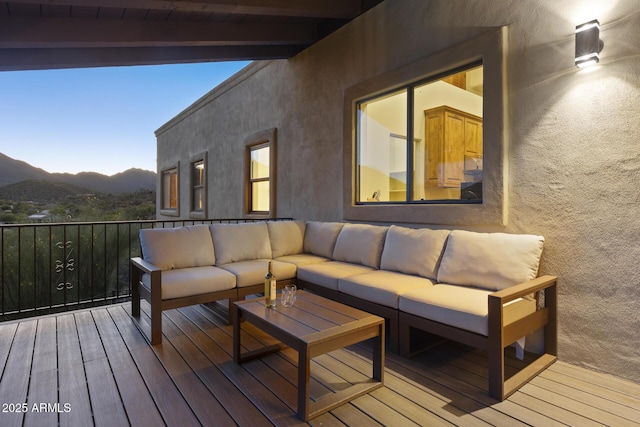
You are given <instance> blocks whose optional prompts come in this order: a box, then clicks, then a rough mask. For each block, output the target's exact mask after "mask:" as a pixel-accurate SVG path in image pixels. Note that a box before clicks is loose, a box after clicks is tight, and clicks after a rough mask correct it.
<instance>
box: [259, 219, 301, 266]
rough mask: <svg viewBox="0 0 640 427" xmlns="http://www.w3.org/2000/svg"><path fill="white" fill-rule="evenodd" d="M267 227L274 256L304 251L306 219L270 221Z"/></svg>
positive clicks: (296, 253)
mask: <svg viewBox="0 0 640 427" xmlns="http://www.w3.org/2000/svg"><path fill="white" fill-rule="evenodd" d="M267 228H268V229H269V240H270V241H271V252H272V253H273V257H274V258H278V257H281V256H287V255H298V254H301V253H302V252H303V249H304V247H303V245H304V230H305V223H304V221H269V222H267Z"/></svg>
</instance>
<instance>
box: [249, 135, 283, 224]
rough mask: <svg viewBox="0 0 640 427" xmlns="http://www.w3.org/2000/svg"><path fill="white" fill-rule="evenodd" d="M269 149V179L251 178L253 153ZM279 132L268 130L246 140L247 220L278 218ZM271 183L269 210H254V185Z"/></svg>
mask: <svg viewBox="0 0 640 427" xmlns="http://www.w3.org/2000/svg"><path fill="white" fill-rule="evenodd" d="M265 147H269V177H268V178H266V179H265V178H259V179H252V178H251V153H252V151H254V150H257V149H261V148H265ZM276 149H277V130H276V128H272V129H268V130H265V131H262V132H258V133H255V134H253V135H251V136H249V137H248V138H246V139H245V156H244V157H245V159H244V166H245V171H244V177H245V178H244V181H245V185H244V187H245V189H244V194H245V197H244V216H245V218H275V216H276V173H277V167H276V159H277V153H276ZM265 181H266V182H269V210H268V211H258V210H253V205H252V200H253V197H252V196H253V194H252V188H253V187H252V184H253V183H254V182H265Z"/></svg>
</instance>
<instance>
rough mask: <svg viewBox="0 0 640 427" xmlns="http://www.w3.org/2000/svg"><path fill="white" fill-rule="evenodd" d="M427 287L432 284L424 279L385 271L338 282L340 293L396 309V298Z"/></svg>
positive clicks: (359, 275) (364, 274) (350, 277)
mask: <svg viewBox="0 0 640 427" xmlns="http://www.w3.org/2000/svg"><path fill="white" fill-rule="evenodd" d="M429 286H433V282H432V281H431V280H429V279H425V278H424V277H417V276H409V275H407V274H402V273H397V272H395V271H385V270H377V271H372V272H370V273H363V274H357V275H355V276H349V277H346V278H343V279H339V280H338V290H339V291H340V292H342V293H345V294H349V295H353V296H354V297H357V298H360V299H364V300H367V301H371V302H375V303H377V304H381V305H386V306H387V307H391V308H398V298H399V296H400V295H402V294H404V293H405V292H407V291H410V290H413V289H418V288H424V287H429Z"/></svg>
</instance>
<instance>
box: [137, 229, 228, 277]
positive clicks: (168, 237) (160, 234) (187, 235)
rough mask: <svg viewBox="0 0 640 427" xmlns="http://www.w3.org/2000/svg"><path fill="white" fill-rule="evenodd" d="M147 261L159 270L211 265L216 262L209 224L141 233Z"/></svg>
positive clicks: (142, 231)
mask: <svg viewBox="0 0 640 427" xmlns="http://www.w3.org/2000/svg"><path fill="white" fill-rule="evenodd" d="M140 247H141V249H142V257H143V258H144V259H145V261H148V262H150V263H151V264H153V265H155V266H156V267H158V268H159V269H160V270H171V269H174V268H185V267H204V266H212V265H214V264H215V263H216V258H215V254H214V251H213V243H212V241H211V233H209V226H207V225H192V226H186V227H178V228H147V229H142V230H140Z"/></svg>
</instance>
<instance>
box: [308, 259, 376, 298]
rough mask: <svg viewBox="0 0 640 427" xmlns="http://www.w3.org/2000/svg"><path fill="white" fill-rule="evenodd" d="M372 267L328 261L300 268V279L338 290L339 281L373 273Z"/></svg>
mask: <svg viewBox="0 0 640 427" xmlns="http://www.w3.org/2000/svg"><path fill="white" fill-rule="evenodd" d="M373 270H374V269H373V268H371V267H367V266H364V265H360V264H350V263H348V262H341V261H328V262H321V263H318V264H310V265H303V266H300V267H299V268H298V279H300V280H304V281H306V282H311V283H315V284H316V285H319V286H324V287H325V288H327V289H333V290H334V291H337V290H338V279H342V278H344V277H348V276H353V275H355V274H361V273H366V272H369V271H373Z"/></svg>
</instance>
